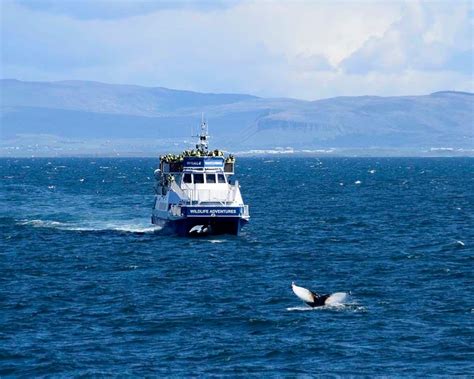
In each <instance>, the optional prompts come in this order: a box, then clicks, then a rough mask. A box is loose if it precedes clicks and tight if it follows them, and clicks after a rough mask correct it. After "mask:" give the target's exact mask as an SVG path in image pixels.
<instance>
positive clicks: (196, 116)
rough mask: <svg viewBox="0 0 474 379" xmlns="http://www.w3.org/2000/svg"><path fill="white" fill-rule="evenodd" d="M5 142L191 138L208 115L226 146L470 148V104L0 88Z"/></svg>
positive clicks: (92, 85)
mask: <svg viewBox="0 0 474 379" xmlns="http://www.w3.org/2000/svg"><path fill="white" fill-rule="evenodd" d="M0 85H1V87H0V88H1V94H2V96H1V108H2V110H1V128H0V133H1V137H2V139H3V140H7V139H9V138H15V137H17V136H18V135H23V134H29V135H32V134H49V135H56V136H59V137H63V138H82V139H84V140H87V139H100V138H107V139H111V140H113V139H116V138H128V139H134V138H141V139H148V138H149V139H160V138H187V137H189V135H190V134H191V129H192V127H193V126H196V125H197V124H198V123H199V120H200V117H201V112H204V113H205V115H206V118H207V119H208V121H209V124H210V130H211V134H212V135H213V136H215V137H216V138H217V140H222V141H224V140H225V141H228V145H229V147H239V148H241V147H246V148H271V147H275V146H293V147H296V148H317V147H362V148H370V147H382V148H385V147H387V148H407V147H408V148H426V147H431V146H450V147H459V148H473V147H474V136H473V133H474V96H473V94H470V93H464V92H453V91H443V92H436V93H433V94H431V95H426V96H403V97H376V96H360V97H337V98H332V99H325V100H318V101H303V100H295V99H262V98H258V97H255V96H249V95H239V94H204V93H197V92H191V91H178V90H171V89H166V88H160V87H157V88H149V87H140V86H133V85H111V84H103V83H97V82H84V81H63V82H51V83H49V82H22V81H18V80H2V81H1V83H0Z"/></svg>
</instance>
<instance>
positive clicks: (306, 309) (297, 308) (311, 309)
mask: <svg viewBox="0 0 474 379" xmlns="http://www.w3.org/2000/svg"><path fill="white" fill-rule="evenodd" d="M315 309H317V308H311V307H310V306H307V307H290V308H286V310H287V311H290V312H294V311H297V312H306V311H314V310H315Z"/></svg>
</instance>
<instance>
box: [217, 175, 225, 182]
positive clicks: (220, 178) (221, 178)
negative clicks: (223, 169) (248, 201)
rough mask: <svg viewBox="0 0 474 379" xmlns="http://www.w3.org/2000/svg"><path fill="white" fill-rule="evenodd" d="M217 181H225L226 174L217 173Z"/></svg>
mask: <svg viewBox="0 0 474 379" xmlns="http://www.w3.org/2000/svg"><path fill="white" fill-rule="evenodd" d="M217 182H218V183H225V176H224V174H217Z"/></svg>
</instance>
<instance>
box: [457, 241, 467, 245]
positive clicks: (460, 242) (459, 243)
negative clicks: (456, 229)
mask: <svg viewBox="0 0 474 379" xmlns="http://www.w3.org/2000/svg"><path fill="white" fill-rule="evenodd" d="M456 243H457V244H458V245H459V246H466V244H465V243H464V242H462V241H459V240H458V241H456Z"/></svg>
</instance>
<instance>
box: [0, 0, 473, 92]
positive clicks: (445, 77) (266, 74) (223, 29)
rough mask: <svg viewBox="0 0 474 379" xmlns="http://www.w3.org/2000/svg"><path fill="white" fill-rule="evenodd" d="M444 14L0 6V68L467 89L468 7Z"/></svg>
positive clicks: (219, 83) (332, 5)
mask: <svg viewBox="0 0 474 379" xmlns="http://www.w3.org/2000/svg"><path fill="white" fill-rule="evenodd" d="M49 2H51V1H49ZM446 7H447V6H445V5H443V4H441V5H440V4H439V3H430V2H423V3H422V2H417V3H413V2H410V3H402V2H368V1H362V2H328V1H319V2H318V1H306V2H305V1H301V2H290V1H273V2H270V1H268V2H263V1H244V2H239V3H237V2H236V3H231V4H230V5H228V6H226V7H208V8H206V11H205V12H204V11H202V9H196V8H195V7H180V8H178V9H176V8H172V7H162V8H160V9H158V10H156V9H151V10H147V12H143V13H140V14H137V12H132V13H131V14H132V16H130V17H123V16H122V13H121V17H120V18H117V17H115V18H107V19H99V18H93V17H71V13H67V12H58V11H54V12H53V11H51V10H49V11H48V10H47V9H43V10H38V9H31V7H25V6H21V5H18V4H16V3H14V2H4V3H2V8H3V9H2V25H1V27H2V71H3V76H4V77H16V78H19V79H25V80H60V79H88V80H100V81H105V82H114V83H132V84H142V85H149V86H167V87H171V88H182V89H191V90H197V91H214V92H244V93H252V94H257V95H262V96H292V97H300V98H308V99H315V98H321V97H328V96H338V95H359V94H380V95H388V94H400V93H427V92H431V91H435V90H441V89H458V90H471V91H472V90H473V88H472V86H473V84H472V66H471V65H470V64H469V63H470V62H466V60H467V59H468V58H469V57H472V52H471V53H470V52H469V50H468V49H469V48H470V47H471V46H472V42H473V37H472V6H470V5H469V3H454V4H453V3H451V4H450V5H449V9H450V11H449V12H447V11H446ZM125 8H126V7H125ZM122 9H123V6H122V8H120V10H122ZM90 11H91V10H90V9H88V12H90Z"/></svg>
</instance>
